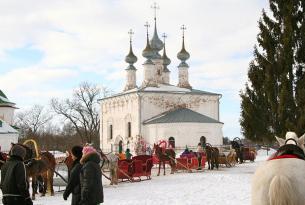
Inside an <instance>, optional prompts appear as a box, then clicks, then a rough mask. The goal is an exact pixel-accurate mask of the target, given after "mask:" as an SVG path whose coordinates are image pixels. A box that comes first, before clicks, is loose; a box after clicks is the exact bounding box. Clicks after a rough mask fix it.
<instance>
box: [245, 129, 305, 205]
mask: <svg viewBox="0 0 305 205" xmlns="http://www.w3.org/2000/svg"><path fill="white" fill-rule="evenodd" d="M304 138H305V134H304V135H303V136H302V137H300V138H298V137H297V135H296V134H295V133H294V132H287V133H286V140H284V139H281V138H278V137H276V139H277V141H278V142H279V144H280V146H283V145H285V144H296V145H297V146H299V147H300V148H301V149H302V150H303V151H304V150H305V149H304ZM251 203H252V205H304V204H305V161H304V160H302V159H298V158H283V159H275V160H269V161H266V162H263V164H262V165H261V166H260V167H259V168H258V169H257V170H256V172H255V174H254V177H253V179H252V199H251Z"/></svg>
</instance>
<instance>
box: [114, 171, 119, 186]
mask: <svg viewBox="0 0 305 205" xmlns="http://www.w3.org/2000/svg"><path fill="white" fill-rule="evenodd" d="M117 170H118V168H117V167H115V168H114V170H113V173H114V175H113V183H114V184H115V185H118V173H117Z"/></svg>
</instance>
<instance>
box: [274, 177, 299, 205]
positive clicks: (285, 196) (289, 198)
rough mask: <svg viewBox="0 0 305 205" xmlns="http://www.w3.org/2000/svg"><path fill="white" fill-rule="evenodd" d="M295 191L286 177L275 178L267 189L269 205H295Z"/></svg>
mask: <svg viewBox="0 0 305 205" xmlns="http://www.w3.org/2000/svg"><path fill="white" fill-rule="evenodd" d="M297 198H298V197H297V195H296V191H295V190H294V189H293V186H292V184H291V182H290V180H289V178H288V177H286V176H279V175H277V176H275V177H273V179H272V180H271V183H270V187H269V199H270V205H296V204H297V201H296V200H297Z"/></svg>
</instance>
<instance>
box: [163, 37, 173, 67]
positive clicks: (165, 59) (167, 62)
mask: <svg viewBox="0 0 305 205" xmlns="http://www.w3.org/2000/svg"><path fill="white" fill-rule="evenodd" d="M166 37H167V36H166V35H165V34H163V38H164V40H163V41H164V46H163V55H162V60H163V66H164V69H163V71H164V72H170V71H169V70H168V68H167V66H168V65H169V64H170V63H171V60H170V59H169V58H168V57H167V55H166V48H165V38H166Z"/></svg>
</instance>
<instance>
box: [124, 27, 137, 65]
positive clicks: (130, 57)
mask: <svg viewBox="0 0 305 205" xmlns="http://www.w3.org/2000/svg"><path fill="white" fill-rule="evenodd" d="M128 34H129V35H130V40H129V53H128V55H127V56H126V57H125V61H126V63H128V64H129V66H128V68H127V69H128V70H136V68H135V67H134V66H133V64H134V63H135V62H137V60H138V58H137V56H135V55H134V54H133V51H132V39H131V37H132V34H133V32H132V30H131V29H130V31H129V32H128Z"/></svg>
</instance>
